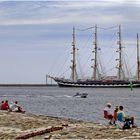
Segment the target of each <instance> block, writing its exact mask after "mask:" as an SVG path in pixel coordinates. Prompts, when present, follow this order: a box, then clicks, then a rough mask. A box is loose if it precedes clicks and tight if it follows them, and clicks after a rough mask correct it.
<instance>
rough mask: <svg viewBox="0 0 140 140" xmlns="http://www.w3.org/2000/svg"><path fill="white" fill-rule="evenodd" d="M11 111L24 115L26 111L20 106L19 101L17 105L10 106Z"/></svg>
mask: <svg viewBox="0 0 140 140" xmlns="http://www.w3.org/2000/svg"><path fill="white" fill-rule="evenodd" d="M10 111H12V112H22V113H24V112H25V111H24V110H23V109H22V108H21V106H19V104H18V101H15V103H12V104H10Z"/></svg>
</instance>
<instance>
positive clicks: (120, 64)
mask: <svg viewBox="0 0 140 140" xmlns="http://www.w3.org/2000/svg"><path fill="white" fill-rule="evenodd" d="M118 35H119V41H118V45H119V50H118V52H119V59H118V60H119V64H118V80H122V70H123V68H122V43H121V25H119V32H118Z"/></svg>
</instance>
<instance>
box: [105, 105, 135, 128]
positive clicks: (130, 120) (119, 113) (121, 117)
mask: <svg viewBox="0 0 140 140" xmlns="http://www.w3.org/2000/svg"><path fill="white" fill-rule="evenodd" d="M111 106H112V105H111V103H107V106H106V107H105V108H104V118H105V119H108V120H109V124H111V125H112V124H114V125H116V122H117V121H118V122H122V123H123V124H124V125H123V128H124V129H125V128H126V127H128V128H130V126H131V127H136V125H135V124H134V117H130V116H126V114H125V112H124V111H123V106H116V107H115V109H114V112H112V110H111Z"/></svg>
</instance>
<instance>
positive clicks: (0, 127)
mask: <svg viewBox="0 0 140 140" xmlns="http://www.w3.org/2000/svg"><path fill="white" fill-rule="evenodd" d="M0 139H126V140H128V139H140V129H139V128H133V129H128V130H121V129H117V128H115V127H114V126H106V125H102V124H97V123H93V122H83V121H76V120H72V119H65V118H57V117H49V116H36V115H32V114H26V113H25V114H20V113H12V112H7V111H0Z"/></svg>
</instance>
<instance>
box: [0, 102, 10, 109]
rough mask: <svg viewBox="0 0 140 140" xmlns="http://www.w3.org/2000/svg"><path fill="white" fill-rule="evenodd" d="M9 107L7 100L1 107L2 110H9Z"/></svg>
mask: <svg viewBox="0 0 140 140" xmlns="http://www.w3.org/2000/svg"><path fill="white" fill-rule="evenodd" d="M8 109H9V105H8V100H6V101H5V102H4V103H3V104H2V105H1V110H8Z"/></svg>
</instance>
